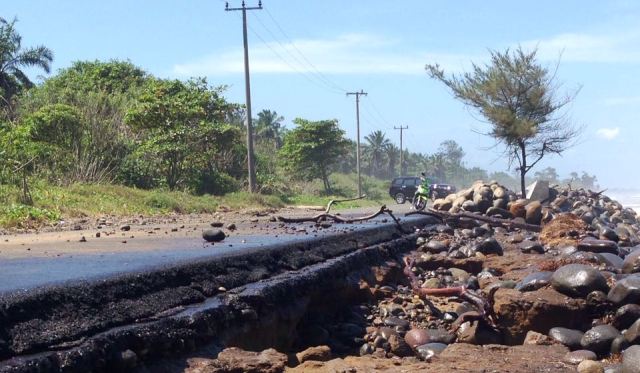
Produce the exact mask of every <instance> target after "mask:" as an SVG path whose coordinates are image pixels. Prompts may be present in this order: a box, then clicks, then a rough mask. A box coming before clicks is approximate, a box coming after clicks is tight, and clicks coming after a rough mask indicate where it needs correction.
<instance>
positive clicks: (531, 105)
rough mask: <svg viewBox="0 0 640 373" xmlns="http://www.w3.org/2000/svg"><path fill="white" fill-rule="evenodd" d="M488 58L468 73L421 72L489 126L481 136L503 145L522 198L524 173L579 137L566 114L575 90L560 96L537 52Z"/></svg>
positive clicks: (429, 68)
mask: <svg viewBox="0 0 640 373" xmlns="http://www.w3.org/2000/svg"><path fill="white" fill-rule="evenodd" d="M490 54H491V59H490V61H489V62H488V63H486V64H484V65H476V64H473V66H472V70H471V72H467V73H464V74H462V75H455V74H452V75H450V76H446V75H445V73H444V71H443V70H442V69H441V68H440V67H439V66H438V65H437V64H436V65H427V66H426V70H427V73H428V74H429V75H430V76H431V78H433V79H436V80H438V81H440V82H442V83H444V84H445V85H446V86H447V87H449V89H450V90H451V92H452V94H453V96H454V97H455V98H456V99H458V100H460V101H462V102H463V103H464V104H466V105H468V106H470V107H471V108H473V109H475V110H477V111H478V112H479V113H480V114H481V115H482V116H483V117H484V118H485V119H486V120H487V122H488V123H490V125H491V128H490V130H488V131H487V132H485V134H486V135H488V136H491V137H493V138H494V139H495V140H496V142H497V144H500V145H503V146H504V147H505V155H506V156H507V157H508V160H509V166H512V165H515V164H517V168H516V169H517V171H518V172H519V174H520V187H521V190H522V197H523V198H524V197H525V175H526V174H527V172H529V171H530V170H531V169H532V168H533V167H534V166H535V165H536V164H537V163H538V162H539V161H540V160H541V159H542V158H544V157H545V156H547V155H549V154H561V153H562V152H563V151H564V150H566V149H567V148H568V147H570V146H571V145H573V143H574V141H575V139H576V137H577V136H578V134H579V133H580V129H579V128H578V127H576V126H574V125H572V123H570V121H569V120H568V118H567V113H566V110H565V109H566V106H567V105H568V104H569V103H571V102H572V101H573V99H574V98H575V94H576V93H577V91H576V92H574V93H570V94H564V95H560V94H559V85H558V83H557V81H556V79H555V71H550V70H549V69H548V68H546V67H544V66H542V65H541V64H540V63H539V62H538V61H537V59H536V50H533V51H531V52H526V51H523V50H522V48H518V49H516V50H514V51H511V50H509V49H507V50H506V51H504V52H497V51H490Z"/></svg>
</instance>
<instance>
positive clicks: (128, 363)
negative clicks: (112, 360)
mask: <svg viewBox="0 0 640 373" xmlns="http://www.w3.org/2000/svg"><path fill="white" fill-rule="evenodd" d="M116 360H117V362H116V364H117V366H118V368H119V369H121V370H123V371H129V370H132V369H133V368H135V366H136V365H138V355H137V354H136V353H135V352H133V351H131V350H124V351H122V352H121V353H120V356H118V358H117V359H116Z"/></svg>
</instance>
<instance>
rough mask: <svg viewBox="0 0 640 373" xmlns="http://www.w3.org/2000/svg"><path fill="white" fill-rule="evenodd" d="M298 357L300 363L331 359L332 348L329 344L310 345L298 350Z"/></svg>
mask: <svg viewBox="0 0 640 373" xmlns="http://www.w3.org/2000/svg"><path fill="white" fill-rule="evenodd" d="M371 352H373V351H371ZM296 358H298V363H300V364H302V363H304V362H305V361H309V360H313V361H329V360H331V349H330V348H329V346H315V347H309V348H307V349H306V350H304V351H301V352H298V353H297V354H296Z"/></svg>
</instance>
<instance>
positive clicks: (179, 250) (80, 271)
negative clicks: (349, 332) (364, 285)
mask: <svg viewBox="0 0 640 373" xmlns="http://www.w3.org/2000/svg"><path fill="white" fill-rule="evenodd" d="M390 208H392V209H393V211H394V214H395V216H397V217H402V216H403V215H404V213H406V212H408V211H409V208H410V207H409V205H408V204H404V205H394V206H390ZM377 210H378V208H361V209H353V210H342V211H339V212H340V213H341V214H342V215H343V216H362V215H367V214H370V213H372V212H375V211H377ZM317 213H318V211H313V212H311V211H302V212H301V211H287V210H284V211H279V212H277V213H275V214H273V215H283V216H287V215H297V216H300V215H303V216H312V215H315V214H317ZM224 220H226V221H227V222H229V221H230V220H234V219H230V218H225V219H224ZM235 220H237V226H238V228H237V230H235V231H229V230H225V231H226V233H227V234H228V235H229V236H228V237H227V238H226V239H225V240H224V241H222V242H219V243H215V244H213V245H212V244H210V243H207V242H205V241H204V240H203V239H202V231H203V230H204V229H207V228H210V227H209V226H208V225H209V224H208V223H207V221H206V219H201V220H199V221H186V222H182V221H181V220H180V219H178V220H177V221H175V222H173V223H171V224H156V225H153V226H132V227H131V230H130V231H126V232H123V231H121V230H119V227H114V228H110V229H102V230H96V229H93V230H83V231H66V232H51V233H41V234H27V235H14V236H4V240H3V242H0V293H12V292H16V291H22V290H28V289H33V288H37V287H41V286H46V285H51V284H61V283H67V282H74V281H78V280H88V279H100V278H106V277H110V276H113V275H116V274H121V273H125V272H136V271H142V270H146V269H150V268H153V267H159V266H166V265H171V264H178V263H183V262H188V261H190V260H195V259H201V258H207V257H216V256H223V255H228V254H232V253H237V252H240V251H244V250H255V249H259V248H260V247H262V246H268V245H271V244H274V243H276V242H295V241H303V240H308V239H309V238H311V237H323V236H329V235H336V234H340V233H341V232H345V231H349V230H357V229H362V228H364V227H369V226H371V225H373V224H393V223H392V222H391V219H389V217H388V216H379V217H377V218H376V219H374V220H371V221H368V222H363V223H355V224H333V225H332V226H331V227H328V228H319V227H316V226H315V225H314V224H313V223H300V224H282V223H278V222H271V221H270V217H269V216H262V217H257V218H251V219H247V218H246V217H237V218H236V219H235ZM210 221H211V220H210ZM210 221H209V222H210ZM183 223H184V224H183ZM97 232H101V235H100V237H99V238H98V237H96V233H97ZM82 237H84V238H85V239H84V240H81V239H80V238H82Z"/></svg>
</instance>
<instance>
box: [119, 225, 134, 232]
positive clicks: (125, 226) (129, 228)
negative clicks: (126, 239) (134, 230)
mask: <svg viewBox="0 0 640 373" xmlns="http://www.w3.org/2000/svg"><path fill="white" fill-rule="evenodd" d="M120 230H121V231H125V232H127V231H130V230H131V226H130V225H128V224H125V225H121V226H120Z"/></svg>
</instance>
